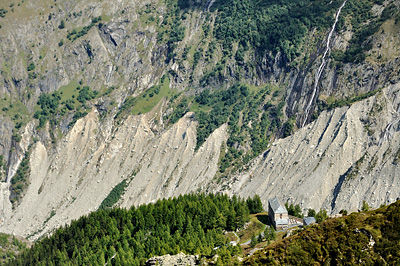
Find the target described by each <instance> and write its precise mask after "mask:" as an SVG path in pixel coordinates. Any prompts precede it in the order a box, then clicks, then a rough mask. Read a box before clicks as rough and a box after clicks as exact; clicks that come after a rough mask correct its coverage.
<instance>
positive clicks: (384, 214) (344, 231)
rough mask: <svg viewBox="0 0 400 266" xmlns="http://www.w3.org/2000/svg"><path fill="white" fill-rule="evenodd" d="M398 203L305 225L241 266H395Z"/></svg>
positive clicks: (399, 258)
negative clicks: (305, 226) (302, 228)
mask: <svg viewBox="0 0 400 266" xmlns="http://www.w3.org/2000/svg"><path fill="white" fill-rule="evenodd" d="M399 219H400V201H397V202H396V203H394V204H392V205H390V206H386V207H381V208H379V209H377V210H374V211H369V212H362V213H352V214H350V215H346V216H344V217H341V218H336V219H328V220H327V221H325V222H324V223H322V224H318V225H312V226H309V227H308V228H307V229H305V230H304V231H300V232H297V233H296V234H295V235H294V236H292V237H289V238H287V239H284V240H283V241H281V242H278V243H276V244H272V245H270V246H268V247H266V248H265V249H263V250H261V251H259V252H257V253H256V254H254V256H252V257H249V258H247V259H246V260H245V261H244V265H397V264H398V263H399V262H400V255H399V251H398V247H399V240H400V225H399V222H398V221H399Z"/></svg>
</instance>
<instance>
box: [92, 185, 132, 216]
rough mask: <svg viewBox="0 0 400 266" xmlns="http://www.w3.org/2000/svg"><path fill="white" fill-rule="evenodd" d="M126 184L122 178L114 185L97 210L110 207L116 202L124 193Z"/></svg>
mask: <svg viewBox="0 0 400 266" xmlns="http://www.w3.org/2000/svg"><path fill="white" fill-rule="evenodd" d="M126 186H127V182H126V180H123V181H122V182H121V183H119V184H118V185H116V186H115V187H114V188H113V189H112V190H111V192H110V194H108V196H107V197H106V198H105V199H104V200H103V201H102V202H101V204H100V207H99V210H103V209H107V208H112V206H114V204H115V203H117V202H118V201H119V200H120V199H121V196H122V195H123V194H124V193H125V188H126Z"/></svg>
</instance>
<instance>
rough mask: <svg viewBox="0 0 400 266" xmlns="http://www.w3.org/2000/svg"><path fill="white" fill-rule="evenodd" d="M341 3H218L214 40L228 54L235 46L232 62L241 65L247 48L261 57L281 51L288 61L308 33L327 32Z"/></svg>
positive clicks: (289, 0) (291, 0)
mask: <svg viewBox="0 0 400 266" xmlns="http://www.w3.org/2000/svg"><path fill="white" fill-rule="evenodd" d="M341 3H342V1H333V3H332V2H331V4H321V2H320V1H302V0H283V1H262V0H256V1H254V0H233V1H232V0H218V1H215V3H214V5H213V6H212V10H218V16H217V19H216V22H215V23H216V27H215V29H214V36H215V37H216V38H217V39H218V40H219V41H220V42H221V43H222V45H223V47H224V49H225V50H226V51H227V53H229V51H231V50H232V47H233V44H235V43H237V42H238V43H239V47H238V52H237V54H236V58H237V60H238V61H242V59H243V54H244V52H245V51H247V50H248V49H249V48H252V49H254V50H255V51H257V52H258V53H259V54H260V55H261V56H263V55H264V54H265V53H268V52H269V51H272V52H275V53H276V52H278V51H281V52H283V54H284V55H285V56H286V58H287V59H288V60H289V61H292V60H293V59H294V58H296V57H297V56H299V55H300V48H301V46H302V43H303V40H304V38H305V37H306V35H307V33H308V31H309V30H311V29H312V28H319V29H327V28H329V27H330V26H331V25H332V24H333V14H334V13H335V12H336V10H337V9H338V8H339V6H340V5H341Z"/></svg>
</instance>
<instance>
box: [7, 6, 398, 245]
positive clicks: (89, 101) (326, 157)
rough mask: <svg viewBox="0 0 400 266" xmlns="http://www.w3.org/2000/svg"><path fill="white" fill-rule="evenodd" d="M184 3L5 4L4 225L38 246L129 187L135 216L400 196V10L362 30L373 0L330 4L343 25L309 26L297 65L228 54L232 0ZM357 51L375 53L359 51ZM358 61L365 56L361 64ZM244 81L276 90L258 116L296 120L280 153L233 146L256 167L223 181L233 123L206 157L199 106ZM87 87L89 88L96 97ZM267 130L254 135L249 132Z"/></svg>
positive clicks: (274, 148)
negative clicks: (239, 200) (224, 36)
mask: <svg viewBox="0 0 400 266" xmlns="http://www.w3.org/2000/svg"><path fill="white" fill-rule="evenodd" d="M170 2H171V1H170ZM170 2H168V3H164V1H150V0H149V1H124V0H121V1H102V2H98V1H80V0H75V1H68V2H64V1H61V2H60V1H59V2H53V1H47V0H43V1H38V2H37V3H31V2H23V3H21V4H20V5H18V6H16V5H14V6H13V7H11V6H5V8H6V9H7V10H8V12H7V13H6V15H5V16H4V17H3V18H1V19H0V25H1V26H2V27H1V28H0V40H1V41H0V43H1V45H0V50H1V53H2V55H3V56H2V57H0V68H1V76H2V79H0V88H1V89H0V95H1V98H2V99H0V107H1V108H2V109H1V115H2V118H1V121H0V144H1V145H0V154H2V155H3V160H4V162H2V165H3V164H4V165H6V167H5V168H4V169H5V170H3V172H2V180H4V181H5V182H3V183H2V184H1V197H0V209H1V210H0V215H1V221H2V223H1V225H0V230H1V231H4V232H12V233H14V234H19V235H23V236H30V237H31V239H37V238H39V237H41V236H42V235H43V234H46V233H49V232H51V231H52V230H53V229H55V228H56V227H58V226H60V225H62V224H64V223H67V222H69V221H71V220H72V219H77V218H78V217H80V216H82V215H85V214H87V213H89V212H91V211H94V210H96V209H97V208H98V207H99V206H100V205H101V203H102V202H103V200H104V199H105V198H107V196H108V195H109V194H110V192H111V191H112V189H113V188H114V187H116V186H117V185H118V184H121V183H122V182H124V183H123V184H125V187H124V189H123V191H122V192H120V195H119V200H118V202H117V204H116V206H122V207H126V208H129V207H130V206H132V205H138V204H141V203H147V202H151V201H155V200H157V199H159V198H164V197H171V196H177V195H180V194H183V193H190V192H197V191H203V192H217V191H224V192H226V193H230V194H238V195H241V196H250V195H253V194H254V193H257V194H259V195H260V196H261V197H262V200H263V201H264V202H265V203H266V200H267V199H268V198H270V197H272V196H279V197H281V198H282V199H283V200H289V201H293V202H294V203H302V207H303V208H304V209H307V208H310V207H311V208H314V209H319V208H326V209H328V210H329V211H331V212H334V213H335V212H338V211H339V210H340V209H343V208H344V209H350V210H355V209H357V208H359V206H360V204H361V202H362V201H363V200H367V201H368V203H369V204H370V205H372V206H379V205H380V204H382V203H388V202H392V201H394V200H396V198H397V196H396V195H397V194H398V192H399V191H398V190H399V187H400V186H399V184H398V183H399V182H400V181H399V180H398V177H397V176H398V173H399V169H398V161H400V152H399V149H398V147H399V141H400V140H399V135H398V131H399V127H400V125H399V112H400V109H399V108H400V107H399V96H398V93H399V86H400V85H399V84H400V82H399V66H400V64H399V60H400V59H399V56H400V54H399V51H400V40H399V37H398V36H399V35H398V32H399V25H400V23H398V18H397V17H396V16H398V10H399V6H398V3H397V2H396V1H384V2H382V1H368V5H369V6H368V8H367V9H368V12H371V14H372V15H371V16H370V17H368V18H363V19H364V20H360V21H362V22H363V23H364V24H362V25H361V26H360V25H356V22H354V21H353V20H352V19H353V17H354V16H355V14H354V13H352V12H354V11H353V10H354V9H355V6H357V4H358V5H362V4H363V3H361V4H360V2H359V1H353V2H354V3H353V2H348V3H347V2H342V1H333V2H334V3H332V1H326V2H327V3H326V4H327V9H326V10H327V11H326V13H327V16H328V17H329V18H330V19H331V20H332V21H331V22H330V23H331V24H329V25H328V26H324V27H322V28H321V29H319V28H318V27H313V28H311V29H310V30H308V31H307V34H306V37H305V38H304V39H302V40H301V42H300V46H299V47H300V48H301V49H300V48H299V51H296V53H295V54H296V57H295V58H294V59H293V58H291V59H290V58H289V57H290V56H289V55H288V53H289V52H288V51H284V50H285V49H286V48H285V49H283V50H282V51H275V50H274V51H268V52H263V53H261V52H260V51H259V50H257V49H256V48H254V49H253V48H248V50H247V51H245V52H243V55H240V49H242V48H241V45H243V44H242V43H241V42H239V41H238V42H234V43H233V44H232V51H227V50H226V49H225V48H224V45H223V44H221V43H220V42H222V41H221V40H216V37H215V36H214V34H215V29H216V27H217V23H221V21H218V20H217V18H218V16H220V15H221V14H220V13H219V11H218V10H217V9H216V10H215V9H214V7H215V6H216V7H215V8H221V5H222V4H221V3H223V2H224V1H207V2H206V1H194V2H191V1H189V2H190V4H188V5H189V6H190V7H191V8H189V9H187V8H186V9H185V8H182V9H180V8H178V7H177V5H176V3H175V1H172V3H175V4H172V5H170ZM189 2H188V3H189ZM329 2H330V3H329ZM178 3H180V4H182V3H181V1H178ZM214 3H215V6H213V5H214ZM331 4H332V5H331ZM341 5H342V8H343V10H341V11H342V13H340V14H339V12H338V11H339V9H338V8H339V7H340V6H341ZM3 8H4V7H3ZM11 8H13V11H12V10H11ZM336 18H337V23H338V24H337V27H335V28H334V27H333V26H334V24H333V23H334V22H335V21H336ZM328 21H330V20H328ZM374 23H375V24H374ZM359 24H360V23H359ZM371 25H372V26H371ZM356 26H357V27H358V28H356ZM369 26H371V27H370V28H371V30H370V31H368V34H370V33H371V32H372V33H371V34H370V35H368V34H366V37H365V38H366V39H365V40H361V41H360V40H359V39H356V41H358V43H357V42H356V41H355V39H354V38H353V37H354V36H358V37H357V38H361V37H359V36H364V35H365V34H364V33H363V32H362V31H361V33H360V29H363V27H366V28H367V27H369ZM374 27H376V28H374ZM370 28H367V29H370ZM362 34H364V35H362ZM249 35H250V34H249ZM360 43H361V44H360ZM355 45H359V46H360V47H361V48H360V47H358V46H356V48H357V47H358V48H360V49H361V51H362V53H355V54H354V53H350V52H347V51H353V50H354V49H356V48H354V47H355ZM367 46H368V47H367ZM358 48H357V49H358ZM287 49H289V51H290V49H292V47H291V46H289V47H287ZM352 49H353V50H352ZM211 51H213V52H211ZM357 51H358V50H357ZM360 54H361V55H360ZM357 56H363V58H362V60H361V59H360V60H358V59H357V60H358V61H357V60H353V59H352V57H357ZM240 57H243V58H242V59H241V58H240ZM349 58H350V59H351V60H350V59H349ZM357 58H358V57H357ZM352 60H353V61H352ZM321 66H322V67H321ZM238 81H240V82H241V83H244V84H249V85H250V86H251V89H250V91H252V90H253V91H255V92H254V94H257V90H260V91H261V88H265V87H268V86H270V87H273V88H274V91H273V93H272V95H270V94H269V93H270V92H268V93H267V94H265V96H264V95H263V96H262V97H265V98H263V99H259V100H260V101H259V102H260V104H258V105H257V106H254V105H251V106H252V108H254V109H256V110H257V111H258V113H255V114H253V117H254V118H253V120H254V121H256V120H257V119H261V117H262V115H263V114H264V113H265V112H266V111H267V109H268V108H270V107H271V106H273V107H276V109H274V112H275V113H279V112H281V110H283V111H282V112H281V114H280V115H276V116H278V118H277V119H276V120H273V122H274V123H275V127H276V129H274V130H271V131H270V132H267V133H265V134H266V135H267V136H268V137H269V138H270V139H268V140H275V141H274V142H273V144H271V145H270V146H269V148H268V149H267V150H266V151H265V152H263V154H262V155H261V156H259V157H257V158H255V159H254V160H250V162H249V163H248V164H247V161H245V159H244V158H245V156H247V155H248V158H251V148H250V146H251V145H250V144H249V143H250V142H251V141H253V140H252V139H251V138H249V136H243V135H242V136H239V139H240V138H242V139H245V141H244V144H243V145H242V144H241V143H239V141H236V140H235V141H234V142H233V143H234V144H233V145H232V147H233V148H234V149H235V150H237V151H240V152H241V153H240V154H239V152H238V153H237V154H239V155H238V156H239V158H240V160H241V161H240V163H242V164H243V166H241V167H239V166H238V167H237V169H239V171H238V172H233V173H232V172H228V174H222V172H223V171H222V170H221V168H220V165H221V161H222V160H223V159H224V158H225V157H224V156H226V154H227V152H228V151H229V149H232V147H230V146H229V147H228V146H227V145H228V144H227V143H228V142H229V141H228V140H229V137H230V136H231V135H233V133H232V132H231V130H232V128H233V125H232V124H229V123H222V126H218V127H217V129H216V130H215V131H214V132H212V133H211V134H210V135H209V137H208V138H207V140H206V141H205V143H204V144H202V145H201V146H200V147H199V148H198V149H196V147H197V140H198V139H197V136H198V134H197V131H198V124H199V119H200V118H199V116H198V115H197V114H198V113H199V112H198V110H201V111H204V112H207V111H209V110H210V108H212V107H211V106H205V107H204V106H203V109H201V108H200V107H198V106H197V105H198V103H197V102H196V100H193V96H194V95H198V94H199V92H201V91H204V90H205V89H211V92H216V91H218V90H223V89H226V88H228V87H230V86H231V85H232V84H234V83H236V82H238ZM84 86H88V87H90V89H88V90H87V91H86V94H84V93H83V91H84V89H83V88H81V87H84ZM78 88H79V89H78ZM160 88H161V89H160ZM157 90H158V91H157ZM160 90H161V92H160ZM155 91H157V92H155ZM150 94H151V95H152V96H149V95H150ZM155 94H157V97H158V98H157V97H155V98H153V95H155ZM40 95H47V96H48V97H49V99H47V98H46V99H41V98H40ZM38 99H39V103H40V104H39V105H37V104H36V103H37V102H38ZM155 99H158V100H155ZM183 101H187V102H191V104H192V105H191V106H192V107H193V106H194V107H193V108H192V110H193V111H194V112H195V113H193V112H187V110H186V109H183V110H184V112H182V117H181V116H179V117H181V118H180V119H176V121H177V122H176V123H170V121H172V119H171V118H170V115H171V113H172V114H175V113H174V112H175V111H176V110H177V109H178V107H179V104H180V103H182V102H183ZM55 102H56V104H54V103H55ZM224 104H225V103H224ZM271 104H272V105H271ZM53 105H56V107H54V106H53ZM49 106H50V107H49ZM278 106H281V109H279V108H278ZM196 108H197V109H196ZM334 108H336V109H334ZM149 110H151V111H149ZM239 113H240V114H237V117H238V124H241V123H243V121H244V120H243V119H244V118H243V116H244V113H243V111H240V112H239ZM78 114H79V115H78ZM33 116H35V118H36V119H34V118H33ZM179 117H178V118H179ZM228 120H229V118H228ZM228 120H227V121H228ZM288 120H289V122H290V123H291V124H290V123H289V122H288ZM38 121H39V122H38ZM229 121H230V120H229ZM229 121H228V122H229ZM254 121H250V122H249V123H248V125H245V126H246V128H248V130H249V131H251V130H252V129H253V128H254V127H253V126H252V125H253V124H252V122H254ZM310 121H313V122H312V123H310V124H308V123H309V122H310ZM42 122H43V123H42ZM270 122H271V121H270ZM271 123H272V122H271ZM38 124H39V126H38ZM41 124H42V125H41ZM220 124H221V123H220ZM220 124H219V125H220ZM288 125H289V126H291V127H289V126H288ZM268 126H269V125H268ZM288 128H289V129H288ZM296 129H299V130H298V131H297V132H296V133H294V134H293V135H291V136H289V137H287V138H285V139H279V137H280V136H283V135H289V134H290V133H292V132H294V131H295V130H296ZM285 130H286V132H285ZM283 132H285V133H284V134H283ZM288 133H289V134H288ZM274 138H275V139H274ZM242 141H243V140H242ZM28 151H29V156H28V158H27V160H28V161H29V173H28V174H26V176H25V177H24V176H22V177H24V178H25V180H23V181H24V184H25V187H24V188H23V189H20V192H19V193H20V194H19V199H18V202H16V203H15V202H14V204H11V202H10V183H15V182H16V181H15V179H14V182H13V181H12V179H13V178H14V177H15V176H16V173H17V171H18V169H20V168H21V167H20V164H24V165H26V159H24V156H25V154H27V152H28ZM243 152H244V154H242V153H243ZM240 156H243V157H240ZM225 159H226V158H225ZM24 160H25V161H24ZM25 169H26V168H25ZM19 176H21V175H19ZM17 184H18V183H17ZM17 189H18V188H17Z"/></svg>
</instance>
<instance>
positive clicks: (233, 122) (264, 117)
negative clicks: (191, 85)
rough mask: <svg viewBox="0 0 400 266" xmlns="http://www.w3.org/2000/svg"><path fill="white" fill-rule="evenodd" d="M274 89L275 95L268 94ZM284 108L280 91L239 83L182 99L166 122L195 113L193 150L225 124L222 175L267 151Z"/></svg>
mask: <svg viewBox="0 0 400 266" xmlns="http://www.w3.org/2000/svg"><path fill="white" fill-rule="evenodd" d="M273 90H274V91H275V92H278V93H273V95H271V92H272V91H273ZM283 106H284V101H283V100H282V96H280V95H279V89H276V88H274V87H272V86H264V87H259V88H255V87H253V88H252V89H251V90H250V89H249V88H248V87H247V86H246V85H243V84H239V83H238V84H235V85H233V86H231V87H230V88H228V89H227V90H218V91H213V92H211V91H210V90H204V91H203V92H201V93H200V94H199V95H197V96H196V97H195V98H194V99H193V98H191V97H181V98H180V99H178V100H177V101H176V102H175V104H174V105H173V112H172V113H171V114H170V115H169V116H168V117H167V119H168V121H169V123H175V122H176V121H177V120H178V119H179V118H181V117H182V116H183V115H184V114H185V113H186V112H187V111H194V112H195V115H196V116H195V118H196V119H197V120H198V122H199V125H198V128H197V143H196V150H197V149H198V148H199V147H200V146H201V145H202V144H203V143H204V142H205V140H206V138H207V137H208V136H209V135H210V134H211V133H212V132H213V131H214V130H215V129H217V128H218V127H220V126H221V125H222V124H224V123H227V124H228V126H229V129H230V130H229V132H230V136H229V139H228V141H227V143H226V145H227V147H226V152H225V150H224V149H223V153H222V154H221V156H220V163H219V164H220V173H221V174H222V173H225V171H226V170H227V169H228V168H229V169H230V170H237V169H239V168H240V167H241V166H243V165H244V164H247V163H248V162H249V161H250V159H251V158H254V157H255V156H258V155H259V154H261V152H263V151H264V150H266V149H267V147H268V143H269V140H270V138H271V137H272V136H273V134H279V130H280V129H281V127H282V122H281V121H282V120H283ZM246 146H250V147H251V150H248V149H246V148H245V147H246Z"/></svg>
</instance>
